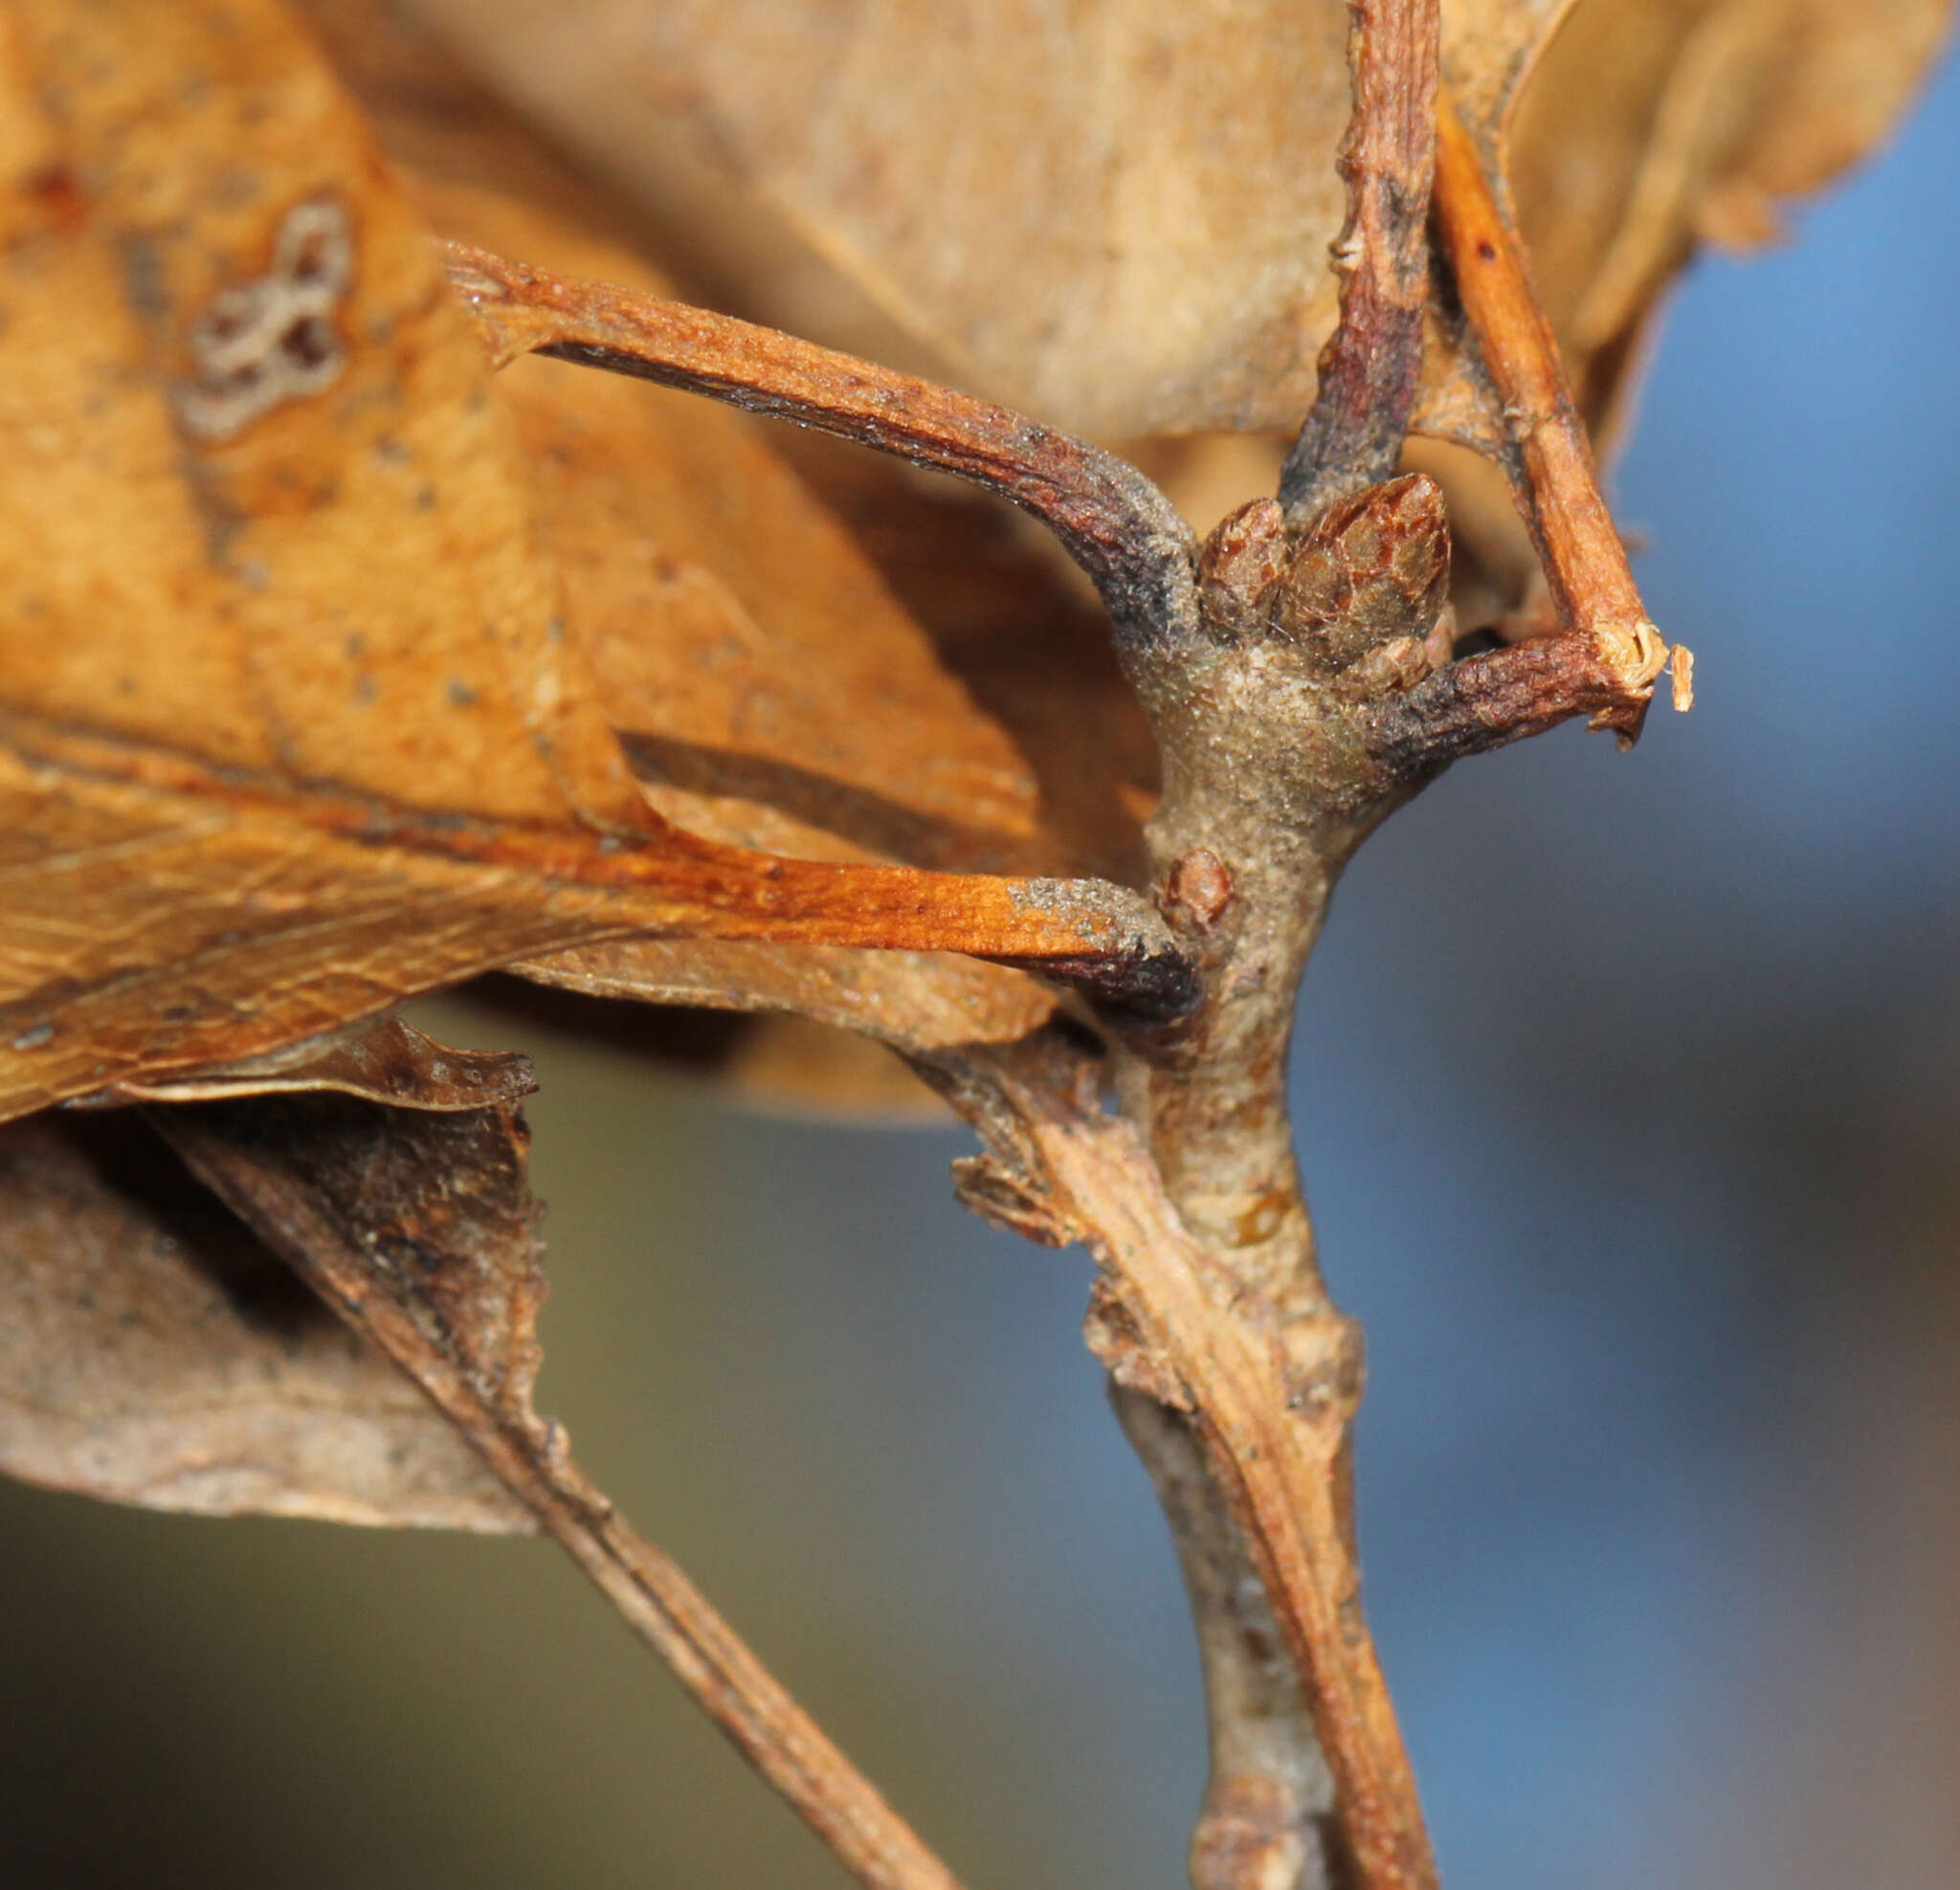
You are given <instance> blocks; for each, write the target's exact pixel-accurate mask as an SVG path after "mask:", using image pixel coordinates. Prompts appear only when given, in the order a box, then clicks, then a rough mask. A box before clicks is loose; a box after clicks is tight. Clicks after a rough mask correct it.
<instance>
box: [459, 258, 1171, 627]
mask: <svg viewBox="0 0 1960 1890" xmlns="http://www.w3.org/2000/svg"><path fill="white" fill-rule="evenodd" d="M447 253H448V256H449V276H450V282H451V285H452V286H453V287H454V288H455V289H456V291H457V295H458V296H460V297H461V298H462V300H463V301H464V302H465V303H466V304H467V305H468V307H469V308H470V309H471V311H472V312H473V313H474V314H475V315H476V317H477V320H478V322H479V324H480V325H481V327H482V328H483V330H484V333H485V335H486V336H487V337H488V339H489V341H490V343H491V346H492V350H493V353H494V354H495V356H496V358H497V360H498V362H499V364H500V365H501V364H502V363H503V362H507V361H510V360H512V359H514V358H516V357H517V356H518V355H521V354H548V355H551V356H554V357H556V358H557V359H559V360H562V361H572V362H578V363H580V364H582V365H584V366H586V367H604V368H608V369H610V370H611V371H612V372H613V373H617V374H631V375H635V376H636V377H638V378H640V379H642V380H649V381H657V382H658V383H660V384H661V385H662V386H664V387H674V388H684V389H688V390H689V391H690V392H693V393H701V394H707V395H709V396H710V397H711V398H713V399H716V400H724V401H727V402H729V403H730V404H731V405H733V406H736V407H742V408H746V409H747V410H748V411H750V412H754V413H767V414H770V415H773V416H774V417H776V418H779V419H785V420H793V421H795V422H796V423H797V424H798V425H800V426H806V427H815V428H817V429H819V430H820V431H822V432H824V433H830V434H837V435H838V436H840V437H841V438H844V439H851V440H856V441H857V442H858V443H859V444H861V445H864V446H870V447H875V448H877V449H878V450H879V451H880V452H881V453H890V454H894V455H896V456H898V457H900V458H902V459H909V460H911V461H912V462H913V463H914V464H915V465H921V466H931V467H935V468H937V469H938V470H939V471H941V472H945V473H951V474H953V475H955V476H956V477H958V478H963V479H967V480H969V481H970V482H971V483H973V484H975V485H979V486H983V487H985V488H986V489H987V490H988V491H990V492H997V493H999V494H1001V495H1002V496H1003V497H1005V498H1007V499H1011V500H1013V502H1014V503H1015V504H1016V505H1019V506H1022V507H1024V508H1025V509H1026V510H1027V511H1029V512H1032V513H1033V514H1034V515H1035V516H1036V518H1038V519H1040V520H1041V521H1042V522H1043V523H1046V524H1047V525H1049V526H1050V527H1051V528H1052V529H1053V530H1054V532H1055V534H1056V535H1057V537H1058V538H1059V539H1060V540H1061V542H1062V544H1063V545H1065V546H1066V547H1067V549H1068V551H1069V554H1070V555H1071V556H1072V557H1073V558H1074V559H1075V560H1076V562H1077V563H1078V564H1079V565H1080V566H1081V567H1082V569H1083V570H1084V571H1086V572H1087V573H1088V575H1089V577H1090V578H1091V580H1093V582H1094V583H1095V585H1096V588H1097V589H1098V590H1099V591H1100V592H1101V593H1102V596H1103V603H1104V605H1105V606H1106V608H1107V609H1108V611H1109V614H1110V618H1111V620H1112V621H1113V622H1114V624H1115V626H1116V630H1117V638H1118V644H1119V647H1120V648H1121V649H1123V650H1124V651H1125V655H1126V656H1129V657H1130V658H1131V659H1133V660H1141V661H1147V660H1150V659H1152V658H1156V657H1161V656H1164V655H1166V654H1168V653H1169V651H1170V650H1172V649H1173V648H1175V647H1176V646H1178V645H1180V644H1182V643H1184V642H1187V641H1189V640H1190V639H1191V638H1192V636H1194V635H1195V634H1196V632H1197V622H1198V617H1197V604H1196V596H1195V592H1194V590H1193V589H1192V560H1193V558H1194V556H1195V552H1196V546H1195V545H1194V544H1193V542H1192V534H1191V528H1190V526H1188V525H1187V524H1186V523H1184V521H1183V519H1182V518H1180V517H1179V516H1178V513H1177V510H1176V508H1175V507H1174V506H1173V505H1172V504H1171V503H1170V501H1169V500H1168V499H1166V498H1165V497H1164V495H1163V494H1162V493H1161V492H1159V491H1158V490H1157V488H1156V487H1155V486H1154V485H1152V484H1151V483H1150V481H1149V480H1148V479H1147V478H1145V477H1144V475H1143V474H1142V473H1140V472H1138V471H1137V469H1136V468H1135V467H1134V466H1131V465H1130V464H1129V463H1128V462H1127V461H1126V460H1123V459H1119V458H1118V457H1117V456H1115V455H1114V454H1111V453H1104V452H1103V451H1102V450H1101V449H1100V448H1098V447H1094V446H1090V445H1088V444H1087V443H1086V442H1084V441H1082V440H1079V439H1076V438H1074V437H1072V436H1071V435H1070V434H1063V433H1058V432H1057V431H1056V430H1055V429H1054V428H1052V427H1044V426H1041V425H1039V424H1038V423H1037V422H1036V421H1034V420H1029V419H1026V418H1024V417H1023V416H1022V415H1020V414H1018V413H1013V412H1011V411H1009V410H1008V409H1006V408H1004V407H995V406H992V405H991V403H989V402H987V401H984V400H975V399H973V398H972V397H971V396H970V395H968V394H963V393H956V392H954V391H953V390H952V389H949V388H943V387H939V386H937V385H936V384H935V383H933V382H931V381H922V380H920V379H919V378H917V377H916V376H915V375H911V374H902V373H899V372H898V371H897V370H896V369H894V368H890V367H879V366H878V365H877V364H876V363H873V362H869V361H859V360H857V359H856V358H854V357H853V356H851V355H847V354H837V353H835V352H833V351H832V350H831V349H829V348H823V347H818V346H816V345H814V344H813V343H810V342H805V341H798V340H797V339H796V338H795V337H793V336H791V335H785V334H782V333H780V332H779V331H777V330H776V329H774V328H763V327H758V326H756V325H755V324H754V323H753V322H738V321H736V320H735V319H734V318H733V317H731V316H726V315H717V314H714V313H712V312H711V311H709V310H707V309H703V308H693V307H690V306H688V305H687V304H686V303H684V302H676V301H663V300H659V299H658V298H657V297H654V296H648V295H642V294H640V293H639V292H637V291H635V290H633V289H620V288H613V287H610V286H608V285H607V284H605V283H599V282H581V281H574V280H571V279H569V278H562V277H556V276H550V275H547V274H546V273H545V272H544V271H543V270H539V269H532V268H529V267H527V266H526V265H524V264H523V263H514V262H506V261H505V260H504V259H503V258H502V257H501V256H493V255H491V254H490V253H489V252H488V251H487V250H477V249H470V248H467V247H465V246H464V245H462V244H460V243H451V244H449V245H447Z"/></svg>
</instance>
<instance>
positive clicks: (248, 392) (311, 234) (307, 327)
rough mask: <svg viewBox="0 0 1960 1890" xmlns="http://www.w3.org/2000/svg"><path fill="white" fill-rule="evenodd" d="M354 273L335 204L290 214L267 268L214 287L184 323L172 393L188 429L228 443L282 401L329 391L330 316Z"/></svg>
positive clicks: (345, 227) (335, 341)
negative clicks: (183, 364)
mask: <svg viewBox="0 0 1960 1890" xmlns="http://www.w3.org/2000/svg"><path fill="white" fill-rule="evenodd" d="M353 274H354V236H353V226H352V224H351V223H350V222H349V220H348V217H347V213H346V211H345V210H344V209H342V207H341V206H340V205H339V204H337V203H333V202H330V201H323V202H313V203H303V204H299V205H296V206H295V207H294V208H293V209H292V210H290V211H287V212H286V214H285V217H284V219H283V221H282V222H281V223H280V224H279V229H278V237H277V239H276V240H275V242H274V244H273V256H272V266H271V268H270V269H269V270H268V271H267V273H266V274H265V275H263V276H261V277H259V278H257V279H256V280H255V281H250V282H242V283H239V284H237V285H236V286H234V287H233V288H229V289H224V290H221V291H220V292H219V293H218V294H217V295H215V296H213V297H212V300H210V301H209V302H208V303H207V304H206V305H205V308H204V312H203V313H202V314H201V315H199V316H198V318H197V319H196V321H195V322H192V323H191V327H190V334H189V353H190V361H191V367H192V370H193V378H192V380H191V381H190V383H189V385H188V386H186V387H183V388H181V389H178V394H177V411H178V415H179V417H180V418H181V419H182V421H183V423H184V425H185V427H186V428H187V429H188V430H189V432H190V433H192V434H195V435H196V436H197V437H198V438H200V439H213V440H215V439H230V438H232V437H233V436H234V434H240V433H242V432H243V431H244V430H245V429H246V428H247V427H249V426H250V425H251V424H252V423H253V422H254V421H255V420H257V419H259V418H261V417H262V416H263V415H265V414H267V413H269V412H271V411H272V410H273V409H274V408H275V407H278V406H279V405H280V404H281V403H282V402H284V401H288V400H300V399H303V398H305V397H306V396H307V395H309V394H315V393H319V392H320V391H321V390H322V389H325V388H327V387H330V386H331V385H332V384H333V382H334V381H335V380H337V379H338V378H339V376H340V372H341V369H342V368H343V367H345V366H346V358H347V357H346V348H345V345H344V344H343V343H342V341H341V338H340V335H339V332H338V331H337V330H336V328H335V326H334V320H333V318H334V313H335V311H336V309H337V308H338V306H339V304H340V302H341V300H342V299H343V298H344V297H345V294H346V292H347V289H348V286H349V285H350V283H351V282H352V280H353Z"/></svg>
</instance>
